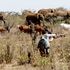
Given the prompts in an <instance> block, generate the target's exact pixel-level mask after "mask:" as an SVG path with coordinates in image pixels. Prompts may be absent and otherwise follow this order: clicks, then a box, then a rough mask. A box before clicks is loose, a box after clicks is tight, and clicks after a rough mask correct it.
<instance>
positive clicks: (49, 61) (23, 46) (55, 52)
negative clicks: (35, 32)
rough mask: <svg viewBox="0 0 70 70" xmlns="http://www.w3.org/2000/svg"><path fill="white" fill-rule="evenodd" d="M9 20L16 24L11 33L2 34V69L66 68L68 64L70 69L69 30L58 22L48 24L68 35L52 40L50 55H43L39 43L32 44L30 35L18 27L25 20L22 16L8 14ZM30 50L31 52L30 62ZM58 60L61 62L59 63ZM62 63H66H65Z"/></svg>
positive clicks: (46, 69) (56, 30)
mask: <svg viewBox="0 0 70 70" xmlns="http://www.w3.org/2000/svg"><path fill="white" fill-rule="evenodd" d="M7 22H8V23H9V24H11V23H14V26H13V27H12V28H11V30H10V32H9V33H8V32H5V33H2V34H0V63H1V64H0V65H1V66H0V70H65V69H64V68H67V66H68V68H67V69H68V70H69V68H70V33H69V31H66V30H63V29H61V28H60V27H59V25H58V24H56V25H54V26H53V25H49V24H48V26H49V27H50V28H52V29H53V33H64V34H66V37H63V38H58V39H55V40H54V41H53V42H51V47H50V48H51V49H50V56H49V57H41V56H40V53H39V51H38V49H37V48H36V47H37V45H34V46H33V45H32V38H31V37H30V35H29V34H26V33H21V32H20V31H19V30H18V29H17V27H16V25H17V24H19V23H20V24H22V23H23V22H24V20H22V19H21V18H20V17H15V16H12V17H10V16H8V17H7ZM7 45H9V47H10V49H9V50H7ZM6 52H7V53H6ZM28 52H30V53H31V63H30V64H28V60H29V58H28ZM11 53H12V54H11ZM7 55H8V56H9V57H8V56H7ZM5 56H6V57H5ZM11 56H12V58H11ZM7 60H10V64H6V62H7ZM56 62H59V65H58V64H57V63H56ZM62 63H64V65H63V64H62ZM20 65H21V66H20ZM66 65H67V66H66ZM65 66H66V67H65Z"/></svg>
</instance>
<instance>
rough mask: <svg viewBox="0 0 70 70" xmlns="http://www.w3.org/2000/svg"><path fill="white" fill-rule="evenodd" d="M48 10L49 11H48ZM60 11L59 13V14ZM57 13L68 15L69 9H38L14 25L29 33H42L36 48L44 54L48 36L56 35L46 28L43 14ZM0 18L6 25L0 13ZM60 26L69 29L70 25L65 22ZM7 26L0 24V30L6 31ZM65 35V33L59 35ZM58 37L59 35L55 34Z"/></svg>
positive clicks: (54, 14)
mask: <svg viewBox="0 0 70 70" xmlns="http://www.w3.org/2000/svg"><path fill="white" fill-rule="evenodd" d="M48 12H49V13H48ZM60 13H61V14H60ZM59 14H60V15H61V16H62V15H63V16H66V17H69V16H70V12H69V11H58V12H56V10H55V9H48V10H46V9H43V10H39V11H38V13H30V14H28V15H27V16H26V22H25V24H22V25H17V26H16V27H17V28H18V29H19V30H20V31H21V32H25V33H29V34H35V35H36V34H40V35H42V37H41V39H40V41H39V43H38V48H39V50H40V52H41V54H42V52H43V53H44V54H45V53H46V54H48V53H49V52H48V49H49V47H50V38H51V40H53V38H55V37H56V36H57V35H56V34H52V32H51V31H49V30H48V29H47V26H45V24H44V17H45V16H57V15H58V16H59ZM0 20H1V21H3V22H4V24H5V25H6V22H5V19H4V18H3V15H1V14H0ZM60 26H61V27H64V28H68V29H70V25H67V24H60ZM8 30H9V29H8V27H6V26H4V27H2V26H0V32H4V31H8ZM60 36H61V37H62V36H65V35H60ZM57 37H59V36H57Z"/></svg>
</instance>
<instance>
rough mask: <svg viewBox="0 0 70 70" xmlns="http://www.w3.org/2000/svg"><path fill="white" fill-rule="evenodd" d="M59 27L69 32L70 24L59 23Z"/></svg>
mask: <svg viewBox="0 0 70 70" xmlns="http://www.w3.org/2000/svg"><path fill="white" fill-rule="evenodd" d="M60 26H61V27H62V28H64V29H68V30H70V24H66V23H61V24H60Z"/></svg>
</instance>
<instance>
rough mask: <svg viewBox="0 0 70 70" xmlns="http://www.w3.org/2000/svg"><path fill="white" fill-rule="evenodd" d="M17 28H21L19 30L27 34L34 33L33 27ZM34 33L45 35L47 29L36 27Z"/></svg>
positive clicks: (19, 26) (20, 26) (22, 26)
mask: <svg viewBox="0 0 70 70" xmlns="http://www.w3.org/2000/svg"><path fill="white" fill-rule="evenodd" d="M17 27H18V28H19V30H20V31H21V32H25V33H32V28H31V26H27V25H17ZM34 32H36V33H39V34H43V33H44V32H45V29H44V27H43V26H40V25H34Z"/></svg>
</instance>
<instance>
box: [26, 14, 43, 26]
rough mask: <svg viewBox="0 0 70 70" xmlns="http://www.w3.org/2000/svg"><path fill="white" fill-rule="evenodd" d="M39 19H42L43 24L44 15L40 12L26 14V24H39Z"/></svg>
mask: <svg viewBox="0 0 70 70" xmlns="http://www.w3.org/2000/svg"><path fill="white" fill-rule="evenodd" d="M41 21H43V25H44V17H43V15H42V14H39V13H35V14H29V15H27V16H26V23H27V25H30V24H31V23H33V24H35V25H36V24H39V25H40V24H41Z"/></svg>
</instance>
